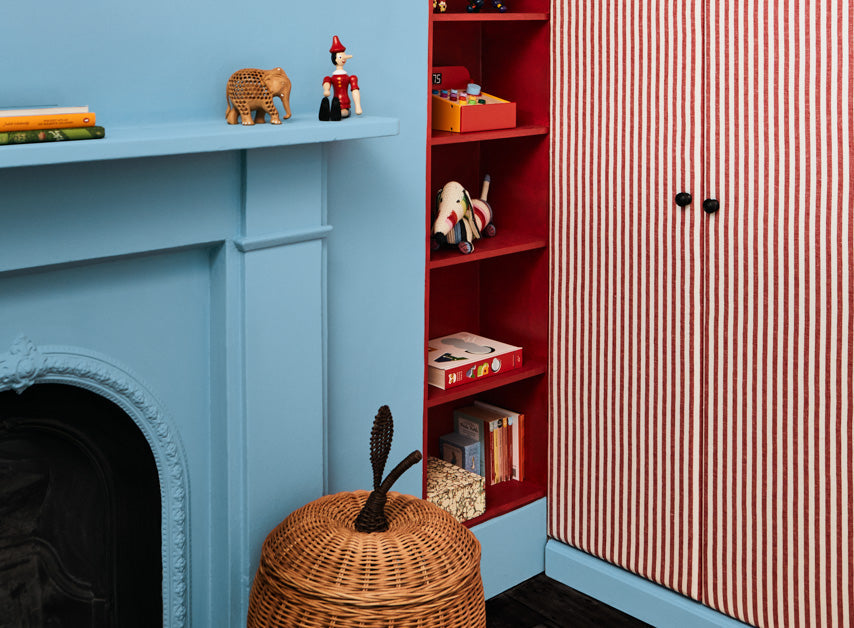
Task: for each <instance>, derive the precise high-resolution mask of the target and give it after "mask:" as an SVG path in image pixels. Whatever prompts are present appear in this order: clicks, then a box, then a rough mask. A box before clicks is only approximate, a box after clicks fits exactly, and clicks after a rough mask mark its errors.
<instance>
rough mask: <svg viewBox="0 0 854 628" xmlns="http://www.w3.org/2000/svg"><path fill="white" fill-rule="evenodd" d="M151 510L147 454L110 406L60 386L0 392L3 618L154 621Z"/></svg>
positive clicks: (158, 619)
mask: <svg viewBox="0 0 854 628" xmlns="http://www.w3.org/2000/svg"><path fill="white" fill-rule="evenodd" d="M160 513H161V507H160V492H159V485H158V477H157V469H156V465H155V461H154V457H153V455H152V453H151V450H150V448H149V446H148V443H147V442H146V440H145V438H144V436H143V434H142V433H141V432H140V430H139V428H138V427H137V426H136V425H135V424H134V422H133V421H132V420H131V419H130V417H128V415H127V414H126V413H125V412H124V411H122V409H121V408H119V407H118V406H117V405H116V404H114V403H112V402H110V401H109V400H107V399H105V398H103V397H101V396H99V395H97V394H95V393H94V392H90V391H88V390H84V389H81V388H77V387H74V386H69V385H62V384H42V385H36V386H32V387H30V388H28V389H27V390H26V391H24V392H23V393H22V394H18V393H15V392H13V391H6V392H3V393H0V617H3V622H6V623H5V624H4V625H13V626H92V627H93V628H94V627H102V626H103V627H108V626H158V625H162V614H163V613H162V608H163V602H162V595H161V587H162V564H161V556H160V554H161V553H160V546H161V539H160V529H161V520H160V519H161V515H160Z"/></svg>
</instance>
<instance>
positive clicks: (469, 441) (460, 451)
mask: <svg viewBox="0 0 854 628" xmlns="http://www.w3.org/2000/svg"><path fill="white" fill-rule="evenodd" d="M439 454H440V455H441V457H442V460H445V461H447V462H450V463H451V464H455V465H457V466H458V467H460V468H461V469H465V470H466V471H471V472H472V473H478V474H479V473H480V443H479V442H478V441H477V439H474V438H470V437H468V436H464V435H463V434H460V433H459V432H451V433H449V434H445V435H444V436H440V437H439Z"/></svg>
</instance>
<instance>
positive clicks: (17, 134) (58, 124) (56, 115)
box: [0, 106, 106, 146]
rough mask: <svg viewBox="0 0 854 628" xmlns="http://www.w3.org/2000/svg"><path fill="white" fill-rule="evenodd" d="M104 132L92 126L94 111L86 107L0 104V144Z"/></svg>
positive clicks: (99, 135)
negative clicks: (15, 106) (10, 105)
mask: <svg viewBox="0 0 854 628" xmlns="http://www.w3.org/2000/svg"><path fill="white" fill-rule="evenodd" d="M105 135H106V133H105V131H104V127H102V126H95V114H94V113H93V112H91V111H89V107H86V106H83V107H27V108H22V109H8V108H2V107H0V146H7V145H10V144H31V143H33V142H61V141H66V140H97V139H101V138H102V137H104V136H105Z"/></svg>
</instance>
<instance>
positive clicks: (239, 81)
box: [225, 68, 291, 126]
mask: <svg viewBox="0 0 854 628" xmlns="http://www.w3.org/2000/svg"><path fill="white" fill-rule="evenodd" d="M275 97H278V98H279V100H281V101H282V105H283V106H284V107H285V120H287V119H288V118H290V117H291V102H290V99H291V80H290V79H289V78H288V75H287V74H285V71H284V70H283V69H282V68H275V69H273V70H259V69H257V68H244V69H242V70H238V71H237V72H235V73H234V74H232V75H231V77H230V78H229V79H228V83H226V85H225V100H226V102H227V103H228V109H227V110H226V112H225V120H226V122H228V123H229V124H237V116H238V115H239V116H240V121H241V122H242V123H243V124H244V125H246V126H249V125H252V124H255V123H256V122H257V123H258V124H263V123H264V122H265V121H266V115H267V114H268V113H269V114H270V122H271V123H272V124H281V123H282V121H281V119H280V118H279V111H278V109H276V103H274V102H273V98H275ZM253 112H254V113H255V118H254V120H253V118H252V113H253Z"/></svg>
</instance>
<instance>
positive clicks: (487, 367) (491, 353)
mask: <svg viewBox="0 0 854 628" xmlns="http://www.w3.org/2000/svg"><path fill="white" fill-rule="evenodd" d="M427 366H428V368H427V381H428V383H429V384H430V385H432V386H436V387H438V388H441V389H443V390H444V389H448V388H453V387H454V386H462V385H463V384H466V383H470V382H474V381H477V380H480V379H484V378H486V377H492V376H494V375H498V374H499V373H505V372H507V371H510V370H513V369H515V368H519V367H520V366H522V347H516V346H513V345H509V344H506V343H503V342H499V341H497V340H491V339H489V338H484V337H483V336H478V335H476V334H472V333H469V332H457V333H455V334H450V335H448V336H442V337H441V338H434V339H432V340H430V341H429V342H428V345H427Z"/></svg>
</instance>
